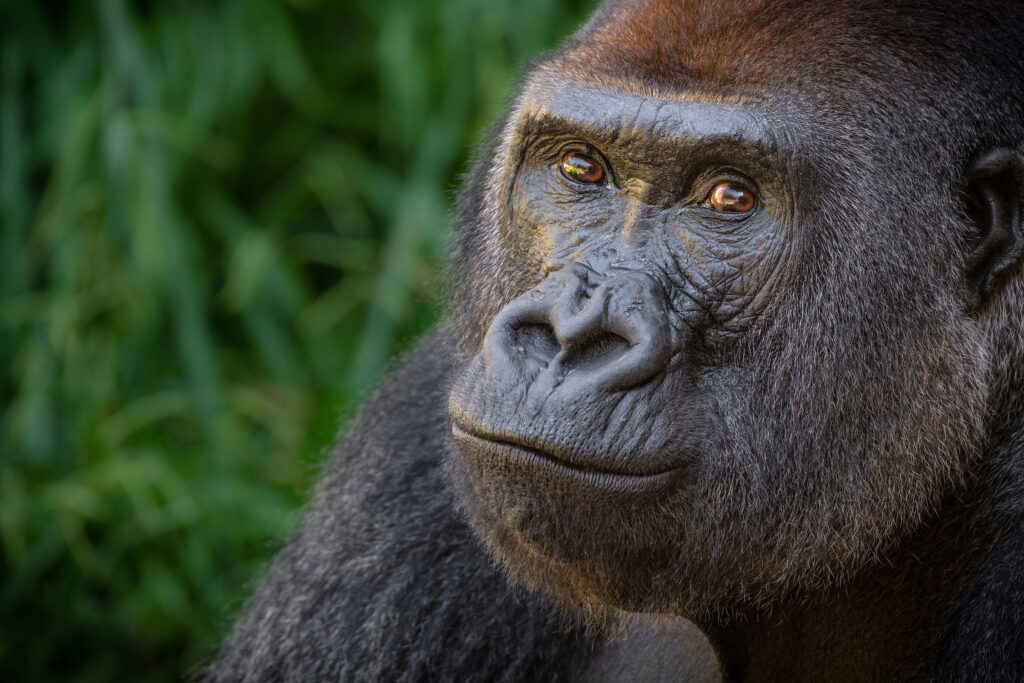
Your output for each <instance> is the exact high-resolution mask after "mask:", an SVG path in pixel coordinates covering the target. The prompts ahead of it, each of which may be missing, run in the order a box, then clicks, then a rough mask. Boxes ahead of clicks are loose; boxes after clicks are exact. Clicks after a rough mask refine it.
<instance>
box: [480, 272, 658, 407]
mask: <svg viewBox="0 0 1024 683" xmlns="http://www.w3.org/2000/svg"><path fill="white" fill-rule="evenodd" d="M671 351H672V349H671V331H670V327H669V324H668V305H667V300H666V297H665V293H664V290H663V289H662V287H661V285H659V284H658V283H657V282H656V281H655V280H654V279H653V278H652V277H650V276H649V275H647V274H646V273H641V272H636V271H624V272H618V273H615V274H613V275H610V276H605V275H600V274H598V273H596V272H595V271H593V270H591V269H590V268H587V267H586V266H583V265H580V264H568V265H566V266H564V267H563V268H561V269H559V270H557V271H555V272H554V273H552V274H551V275H549V276H548V277H547V278H546V279H545V280H544V281H543V282H541V283H540V284H539V285H537V287H535V288H534V289H532V290H530V291H529V292H527V293H526V294H524V295H522V296H520V297H519V298H518V299H516V300H515V301H513V302H512V303H510V304H509V305H508V306H506V307H505V308H504V309H502V311H501V312H500V313H499V314H498V316H497V317H496V318H495V320H494V322H493V323H492V324H491V327H490V329H489V330H488V332H487V337H486V339H485V341H484V352H485V359H486V362H487V365H488V368H489V369H490V370H492V371H496V372H509V371H511V372H514V373H516V374H517V375H520V377H519V378H518V379H520V380H521V381H526V382H532V383H533V384H544V385H549V387H550V389H551V390H554V389H555V388H556V387H559V386H565V385H570V386H575V387H576V388H579V389H581V390H602V389H603V390H609V391H614V390H624V389H629V388H630V387H634V386H637V385H639V384H642V383H643V382H646V381H647V380H648V379H650V378H651V377H653V376H654V375H656V374H657V373H658V372H660V371H661V370H662V369H664V368H665V366H666V365H667V364H668V361H669V358H670V356H671Z"/></svg>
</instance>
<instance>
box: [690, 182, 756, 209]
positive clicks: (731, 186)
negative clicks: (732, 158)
mask: <svg viewBox="0 0 1024 683" xmlns="http://www.w3.org/2000/svg"><path fill="white" fill-rule="evenodd" d="M756 203H757V198H756V197H755V196H754V193H753V192H751V191H750V190H748V189H746V188H745V187H742V186H740V185H737V184H736V183H719V184H717V185H715V187H714V189H713V190H711V194H709V195H708V198H707V199H705V200H704V203H703V204H702V205H701V206H705V207H707V208H709V209H714V210H715V211H718V212H720V213H746V212H747V211H750V210H751V209H753V208H754V205H755V204H756Z"/></svg>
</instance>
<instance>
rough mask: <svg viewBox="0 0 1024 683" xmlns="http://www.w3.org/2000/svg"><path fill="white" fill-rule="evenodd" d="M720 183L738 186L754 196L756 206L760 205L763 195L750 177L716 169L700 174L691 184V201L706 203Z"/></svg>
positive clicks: (733, 171) (723, 169) (724, 169)
mask: <svg viewBox="0 0 1024 683" xmlns="http://www.w3.org/2000/svg"><path fill="white" fill-rule="evenodd" d="M722 183H732V184H733V185H738V186H739V187H741V188H742V189H744V190H746V191H747V192H749V193H751V194H752V195H754V200H755V201H757V203H758V204H761V203H762V200H763V197H764V195H763V193H762V192H761V188H760V187H759V186H758V184H757V183H756V182H754V181H753V180H752V179H751V178H750V176H748V175H746V174H745V173H741V172H740V171H737V170H735V169H732V168H716V169H713V170H710V171H707V172H704V173H701V174H700V175H699V176H698V177H697V179H696V181H694V183H693V186H692V187H693V190H692V193H691V195H690V196H691V197H692V198H693V199H692V200H691V201H693V202H695V203H697V204H699V203H701V202H704V201H706V200H707V199H708V197H710V196H711V193H712V192H713V191H714V189H715V188H716V187H718V186H719V185H721V184H722Z"/></svg>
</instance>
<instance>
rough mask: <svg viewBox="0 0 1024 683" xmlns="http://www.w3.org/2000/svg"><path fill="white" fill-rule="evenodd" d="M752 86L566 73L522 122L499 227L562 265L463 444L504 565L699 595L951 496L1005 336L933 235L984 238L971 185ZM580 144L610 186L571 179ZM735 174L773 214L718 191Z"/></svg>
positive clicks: (513, 242)
mask: <svg viewBox="0 0 1024 683" xmlns="http://www.w3.org/2000/svg"><path fill="white" fill-rule="evenodd" d="M736 99H737V100H738V103H729V104H719V103H717V102H707V101H702V100H701V99H700V98H697V97H694V95H693V93H692V90H690V89H681V90H680V91H679V92H677V93H667V94H666V95H665V96H663V97H661V98H657V99H656V98H651V97H649V96H646V95H639V94H635V93H631V92H628V91H622V90H611V89H607V90H606V89H595V88H593V87H585V86H583V85H578V84H575V83H569V84H568V85H565V84H561V83H560V84H557V85H551V86H549V85H548V84H547V82H546V80H545V79H544V78H540V79H538V82H537V83H535V84H531V87H529V88H528V89H527V91H526V96H525V97H524V99H523V103H522V105H521V106H520V109H519V112H518V115H517V117H516V118H515V119H514V121H513V122H512V124H511V130H512V135H511V138H510V141H509V147H510V149H511V150H512V151H511V152H510V156H511V157H513V158H514V159H515V160H516V161H515V163H514V164H513V165H512V167H511V168H509V169H508V170H507V173H508V174H509V176H510V178H509V180H508V190H507V193H508V198H507V200H506V199H505V198H504V197H501V198H499V200H498V201H500V202H503V203H504V201H507V203H508V207H509V209H508V213H509V221H510V228H509V229H508V230H507V231H501V230H500V229H499V234H500V237H498V238H497V239H499V240H503V241H504V243H505V244H506V245H507V249H508V252H509V255H510V256H509V258H511V259H513V260H514V262H515V266H514V269H515V270H516V271H517V272H532V273H535V275H534V278H535V280H536V283H535V284H532V286H529V287H524V289H525V291H523V292H522V293H520V294H518V296H516V297H515V298H514V300H513V301H512V302H510V303H508V304H507V305H505V306H504V307H503V308H501V309H500V311H499V312H498V313H497V314H496V315H495V316H494V318H493V320H492V322H491V323H490V325H489V327H488V330H487V332H486V334H485V336H484V339H483V343H482V344H481V348H480V350H479V351H477V352H476V353H475V354H472V357H471V359H470V360H469V362H468V363H467V366H466V368H465V369H464V370H463V372H462V373H461V374H460V375H459V378H458V380H457V382H456V385H455V387H454V389H453V391H452V395H451V401H450V410H451V413H452V417H453V424H454V427H453V429H454V434H455V439H456V442H457V444H458V451H457V453H456V454H455V457H454V458H453V465H454V470H455V473H456V476H457V477H458V478H459V481H460V482H461V483H462V484H463V491H464V492H465V494H464V501H465V505H466V507H467V509H468V510H469V511H470V513H471V516H472V520H473V522H474V528H475V529H476V530H477V531H478V533H480V534H481V535H483V536H484V537H485V538H488V539H489V540H490V541H491V543H492V547H493V548H494V549H495V551H496V552H497V553H498V555H499V557H501V558H502V560H503V562H504V563H505V564H507V565H508V566H509V567H511V568H512V569H513V571H515V572H520V571H521V573H522V574H523V576H524V577H525V578H526V580H527V581H537V582H538V583H540V584H541V585H543V586H545V587H549V588H552V587H553V588H554V589H555V590H556V591H557V592H558V593H559V594H560V595H562V596H563V597H564V598H566V599H567V600H568V601H570V602H572V603H578V604H581V605H582V606H583V607H585V608H586V607H595V606H596V607H597V608H599V609H600V608H601V607H602V606H605V605H612V606H614V607H618V608H622V609H629V610H633V611H652V612H663V611H672V612H676V613H681V614H687V615H699V614H703V613H706V612H707V611H708V610H725V609H729V608H734V607H735V606H736V605H735V602H736V600H737V597H738V596H742V597H743V598H745V599H748V600H752V601H762V600H770V599H771V596H772V594H777V593H778V591H780V590H782V589H788V588H792V587H795V586H797V585H798V584H799V586H800V587H802V588H809V587H812V586H813V585H814V584H815V583H817V582H820V581H827V580H831V579H832V578H833V577H835V576H836V575H841V574H842V573H844V572H846V571H847V570H848V569H850V568H851V567H855V566H856V564H857V563H859V562H861V561H863V559H864V558H867V557H871V556H872V555H874V554H875V553H877V552H879V551H880V550H882V549H883V548H884V546H885V544H886V543H887V542H888V541H889V540H890V539H891V537H892V535H893V534H894V533H899V532H901V531H905V530H906V529H907V528H909V527H910V526H911V525H913V524H915V523H916V522H918V521H919V520H920V518H921V516H922V514H923V513H924V511H925V510H927V509H928V508H929V507H930V506H934V505H936V504H937V503H938V500H939V498H940V497H941V495H942V494H943V493H944V492H945V491H947V490H948V488H949V487H951V486H953V485H954V484H955V483H957V482H958V481H959V478H960V477H961V475H962V472H963V469H964V467H965V464H966V462H967V461H968V459H969V457H970V455H971V451H972V447H973V445H974V444H975V443H976V442H977V440H978V438H979V435H978V433H979V430H980V424H981V419H982V414H983V410H984V394H983V387H981V386H980V385H979V383H978V382H977V381H976V378H977V377H978V376H979V375H980V374H981V369H982V368H981V366H980V362H981V361H982V360H983V354H982V353H981V352H980V346H981V338H980V337H981V335H980V332H979V331H978V330H977V329H972V328H971V326H970V325H968V324H967V320H966V319H965V316H964V310H965V308H966V306H967V297H968V291H969V289H968V287H967V286H966V283H963V282H956V281H954V280H951V278H950V277H949V275H948V274H947V273H946V272H944V271H945V270H946V269H947V268H948V264H949V262H950V260H952V259H956V258H961V259H962V256H959V255H957V253H956V252H955V251H954V249H955V246H956V245H955V243H954V242H953V241H952V240H950V241H949V244H946V245H942V244H941V243H935V241H934V240H933V244H932V245H929V246H930V247H931V248H930V249H928V248H922V247H921V246H920V244H921V243H922V242H924V241H925V236H926V235H927V234H928V233H929V232H930V231H932V230H934V229H935V226H943V225H944V226H946V231H947V232H948V233H950V234H955V233H956V232H957V231H959V232H960V233H966V232H967V230H968V227H967V226H965V225H958V224H957V222H956V209H955V206H954V205H952V200H953V198H952V197H950V196H948V193H947V194H943V193H942V192H939V191H938V188H939V187H941V186H940V185H939V184H938V181H937V179H934V178H929V177H928V176H927V174H925V173H922V172H920V171H915V172H914V173H912V174H908V175H907V176H902V171H903V170H904V168H906V167H909V168H914V169H919V168H920V164H921V163H922V162H921V161H920V160H918V159H915V158H914V156H913V154H914V150H906V151H905V152H903V153H902V154H899V155H897V158H896V159H895V160H894V163H892V164H890V168H887V169H880V170H878V171H877V172H875V173H873V176H872V178H871V180H872V184H871V185H870V187H869V188H868V190H869V192H865V191H864V189H863V188H858V187H855V186H850V184H849V180H848V179H847V177H846V176H847V174H853V173H854V168H855V165H856V164H858V163H860V164H864V165H867V164H868V163H869V157H870V156H871V154H872V153H876V154H883V153H884V150H885V149H890V150H891V149H892V148H893V146H894V144H893V141H892V140H891V139H889V138H888V137H886V138H884V139H878V140H870V139H869V140H868V141H866V143H865V144H862V145H861V146H860V147H859V148H857V149H856V150H854V151H852V152H851V153H850V154H848V155H845V156H844V157H842V158H829V157H827V156H826V152H827V151H828V150H829V149H830V146H831V144H838V141H837V142H830V134H829V132H828V130H829V128H834V124H833V123H832V122H831V121H828V120H827V119H825V120H822V119H823V117H822V115H821V114H820V113H819V112H817V111H815V110H814V109H813V108H810V107H807V108H800V107H797V106H793V104H792V103H789V102H781V103H780V102H775V101H772V100H770V99H769V98H767V97H765V95H764V94H760V93H758V94H752V95H750V96H747V97H737V98H736ZM830 124H831V125H830ZM793 141H797V142H793ZM872 143H873V144H877V145H878V149H877V150H876V149H872V148H871V147H870V146H869V145H870V144H872ZM576 147H581V148H582V149H584V150H586V151H588V152H589V153H590V154H592V155H593V156H594V157H598V156H599V157H600V158H601V159H604V160H605V161H604V163H605V165H606V167H607V170H608V173H607V176H608V177H607V180H606V181H605V182H602V183H598V184H593V185H591V184H584V183H580V182H577V181H574V180H572V179H570V178H566V177H564V174H562V173H560V172H559V170H558V164H559V162H560V160H561V158H562V156H563V155H564V154H565V153H566V150H572V149H574V148H576ZM654 150H657V153H652V152H653V151H654ZM901 152H902V150H901ZM826 161H827V162H831V163H825V162H826ZM737 179H738V182H742V183H744V184H745V185H746V186H748V187H750V188H751V190H753V191H754V192H755V193H756V196H757V206H756V208H755V210H753V211H750V212H746V213H742V214H730V213H722V212H717V211H715V210H713V209H710V208H707V207H706V206H704V205H703V204H702V201H703V200H704V199H705V197H706V196H707V195H708V193H709V192H710V191H711V190H712V188H714V187H715V186H716V184H718V183H720V182H732V181H737ZM857 179H858V180H861V181H862V180H863V178H862V177H861V176H858V177H857ZM894 191H895V192H897V193H911V194H913V196H914V197H915V199H916V201H915V202H914V203H912V204H908V203H907V202H905V201H902V200H901V198H900V197H898V196H893V192H894ZM869 221H870V226H869V225H867V223H868V222H869ZM836 233H839V234H844V233H845V234H847V235H849V239H846V240H840V241H839V243H838V244H834V242H835V241H836V237H835V236H836ZM826 241H827V242H830V243H833V244H830V246H829V251H830V257H831V258H832V259H834V260H833V264H834V265H833V267H831V268H830V269H829V270H828V271H825V272H823V271H822V266H823V265H824V264H823V263H822V262H821V261H820V260H818V259H815V258H811V257H809V254H811V253H813V252H814V251H816V250H817V249H816V247H818V245H819V244H820V243H821V242H826ZM894 252H897V253H899V254H902V256H901V258H900V259H899V260H896V259H894V258H892V254H893V253H894ZM908 271H912V272H915V273H917V274H918V277H921V278H922V279H924V280H926V281H928V282H934V283H940V282H945V285H944V286H943V287H934V288H930V289H921V288H907V287H905V285H904V282H905V279H906V277H905V275H904V273H906V272H908ZM868 273H870V277H864V275H862V274H865V275H866V274H868ZM822 276H824V277H822ZM816 280H823V281H820V282H816ZM837 285H839V286H841V287H842V288H844V289H846V290H847V292H845V293H842V294H840V295H839V296H842V297H843V298H842V299H838V300H842V301H846V302H847V303H846V305H845V306H844V308H845V310H839V311H836V310H834V309H835V308H836V301H837V299H835V298H824V297H823V296H822V294H823V292H828V291H829V290H830V289H833V290H834V289H836V286H837ZM866 285H869V286H866ZM850 291H856V292H858V298H856V299H852V300H851V299H850V294H849V292H850ZM861 293H862V294H861ZM799 318H803V319H804V322H802V323H801V322H799V321H797V320H798V319H799ZM806 320H814V321H817V324H816V325H814V326H809V325H808V324H807V323H806ZM782 321H786V324H784V325H783V324H779V323H780V322H782ZM794 321H797V322H794ZM798 349H820V352H818V353H795V351H796V350H798ZM833 349H841V350H842V354H841V355H840V354H833V353H830V351H831V350H833ZM922 366H923V367H922ZM851 369H852V370H853V372H854V373H856V374H857V375H858V376H857V377H856V378H850V379H849V380H848V381H847V382H843V377H844V376H845V375H849V373H850V371H851ZM866 395H871V396H875V397H878V401H877V402H866V401H864V400H863V397H864V396H866ZM920 395H927V396H930V397H932V398H933V401H929V402H927V403H925V402H922V401H921V400H919V398H918V397H919V396H920ZM804 396H810V397H814V398H815V401H814V404H813V405H810V406H805V405H801V403H800V399H801V397H804ZM808 413H809V414H808ZM935 453H943V454H945V457H942V458H935V457H934V454H935ZM894 481H906V482H907V484H906V485H905V486H896V487H894V486H890V485H889V484H890V483H891V482H894ZM595 520H601V521H600V522H595ZM780 534H782V535H781V536H780Z"/></svg>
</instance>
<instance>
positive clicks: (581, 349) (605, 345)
mask: <svg viewBox="0 0 1024 683" xmlns="http://www.w3.org/2000/svg"><path fill="white" fill-rule="evenodd" d="M630 346H631V345H630V343H629V341H627V340H626V339H625V338H624V337H621V336H619V335H617V334H615V333H614V332H607V331H603V330H602V331H597V332H594V333H593V334H589V335H587V336H586V337H584V338H583V339H581V340H580V341H579V342H576V343H574V344H573V345H572V347H571V348H570V349H569V353H568V355H567V357H566V359H565V367H566V368H567V369H568V370H580V371H584V372H586V371H588V370H594V369H597V368H598V367H601V366H604V365H608V364H609V363H612V362H613V361H615V360H617V359H619V358H620V357H622V356H624V355H625V354H626V352H627V351H629V348H630Z"/></svg>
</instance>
